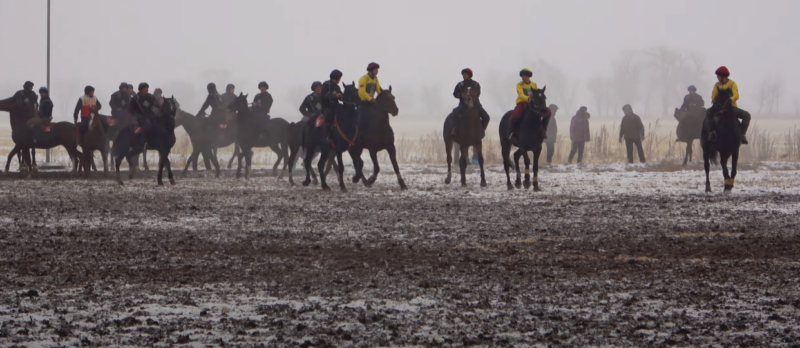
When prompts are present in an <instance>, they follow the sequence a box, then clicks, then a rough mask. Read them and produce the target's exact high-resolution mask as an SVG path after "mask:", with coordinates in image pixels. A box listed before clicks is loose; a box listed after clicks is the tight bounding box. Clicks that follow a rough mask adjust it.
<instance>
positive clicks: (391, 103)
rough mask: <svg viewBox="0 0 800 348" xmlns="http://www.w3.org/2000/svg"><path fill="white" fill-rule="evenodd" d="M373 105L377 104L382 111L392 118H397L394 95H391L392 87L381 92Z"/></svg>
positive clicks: (397, 111)
mask: <svg viewBox="0 0 800 348" xmlns="http://www.w3.org/2000/svg"><path fill="white" fill-rule="evenodd" d="M375 103H377V104H378V105H379V106H380V107H381V108H382V109H384V110H386V111H387V112H388V113H389V114H391V115H392V116H397V114H398V113H399V112H400V110H398V108H397V103H396V102H395V100H394V94H392V86H391V85H389V89H384V90H382V91H381V93H380V94H378V96H377V97H376V98H375Z"/></svg>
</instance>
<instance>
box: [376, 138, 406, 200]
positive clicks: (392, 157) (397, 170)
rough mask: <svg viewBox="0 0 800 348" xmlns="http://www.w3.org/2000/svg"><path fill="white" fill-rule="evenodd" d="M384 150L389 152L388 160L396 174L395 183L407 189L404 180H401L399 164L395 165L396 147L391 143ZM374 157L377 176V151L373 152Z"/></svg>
mask: <svg viewBox="0 0 800 348" xmlns="http://www.w3.org/2000/svg"><path fill="white" fill-rule="evenodd" d="M386 152H388V153H389V160H390V161H392V168H394V173H395V174H396V175H397V183H398V184H400V189H401V190H408V186H406V181H405V180H403V176H402V175H401V174H400V166H399V165H397V149H395V147H394V144H391V145H389V146H388V147H386ZM370 155H372V154H371V153H370ZM374 158H375V159H374V161H375V168H376V171H375V176H376V177H377V175H378V170H377V168H378V155H377V153H375V157H374Z"/></svg>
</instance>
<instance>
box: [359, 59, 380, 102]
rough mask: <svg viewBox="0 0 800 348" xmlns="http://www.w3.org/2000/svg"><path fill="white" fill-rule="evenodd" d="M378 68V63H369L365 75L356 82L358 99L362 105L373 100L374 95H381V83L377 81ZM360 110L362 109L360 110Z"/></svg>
mask: <svg viewBox="0 0 800 348" xmlns="http://www.w3.org/2000/svg"><path fill="white" fill-rule="evenodd" d="M380 68H381V66H380V65H379V64H378V63H375V62H372V63H369V65H367V74H366V75H364V76H362V77H361V79H360V80H358V98H359V99H361V104H362V105H365V103H371V102H372V101H373V100H375V93H377V94H380V93H381V83H380V81H378V70H380ZM362 110H364V109H363V108H362ZM362 112H365V111H362Z"/></svg>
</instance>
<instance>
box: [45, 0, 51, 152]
mask: <svg viewBox="0 0 800 348" xmlns="http://www.w3.org/2000/svg"><path fill="white" fill-rule="evenodd" d="M47 93H50V0H47ZM45 162H46V163H50V149H47V151H45Z"/></svg>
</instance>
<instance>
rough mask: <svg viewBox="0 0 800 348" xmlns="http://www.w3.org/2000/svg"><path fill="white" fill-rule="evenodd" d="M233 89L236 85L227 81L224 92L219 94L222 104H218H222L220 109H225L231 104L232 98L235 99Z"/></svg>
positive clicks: (234, 89)
mask: <svg viewBox="0 0 800 348" xmlns="http://www.w3.org/2000/svg"><path fill="white" fill-rule="evenodd" d="M235 91H236V86H234V85H233V84H232V83H229V84H228V85H227V86H225V94H223V95H221V96H220V98H221V100H222V104H220V106H222V110H225V109H227V108H228V106H229V105H231V103H233V101H234V100H236V93H235Z"/></svg>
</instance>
